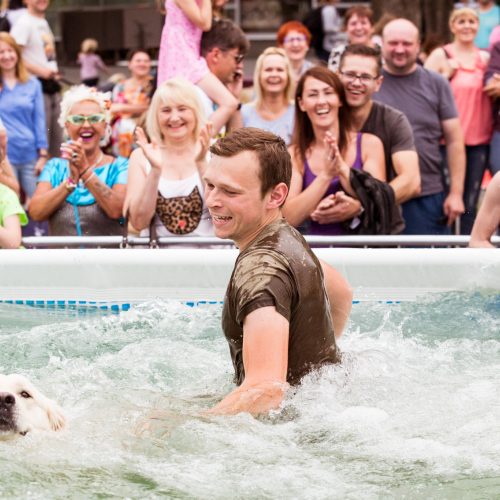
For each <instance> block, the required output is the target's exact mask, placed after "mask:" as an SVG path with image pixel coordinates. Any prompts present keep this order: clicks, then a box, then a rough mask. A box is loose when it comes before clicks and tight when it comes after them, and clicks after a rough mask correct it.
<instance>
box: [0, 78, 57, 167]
mask: <svg viewBox="0 0 500 500" xmlns="http://www.w3.org/2000/svg"><path fill="white" fill-rule="evenodd" d="M0 118H1V119H2V120H3V124H4V126H5V128H6V130H7V137H8V138H9V141H8V143H7V156H8V157H9V160H10V161H11V163H13V164H14V165H19V164H23V163H28V162H32V161H34V160H36V159H37V158H38V151H37V150H38V149H41V148H44V149H47V147H48V144H47V130H46V125H45V110H44V103H43V94H42V86H41V85H40V82H39V81H38V80H37V79H36V78H30V79H29V80H28V81H27V82H25V83H20V82H18V83H16V85H14V87H13V88H11V89H10V88H9V87H8V86H7V85H5V84H4V85H3V86H2V88H1V90H0Z"/></svg>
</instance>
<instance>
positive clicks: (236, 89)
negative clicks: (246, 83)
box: [226, 69, 243, 100]
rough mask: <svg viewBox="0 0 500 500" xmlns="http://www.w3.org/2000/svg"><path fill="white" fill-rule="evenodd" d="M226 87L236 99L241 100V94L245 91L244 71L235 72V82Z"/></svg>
mask: <svg viewBox="0 0 500 500" xmlns="http://www.w3.org/2000/svg"><path fill="white" fill-rule="evenodd" d="M226 87H227V89H228V90H229V92H231V94H233V95H234V97H236V99H238V100H240V97H241V92H242V91H243V71H242V70H240V69H237V70H236V71H235V72H234V76H233V81H232V82H230V83H228V84H227V85H226Z"/></svg>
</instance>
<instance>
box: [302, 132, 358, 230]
mask: <svg viewBox="0 0 500 500" xmlns="http://www.w3.org/2000/svg"><path fill="white" fill-rule="evenodd" d="M362 136H363V134H362V133H361V132H358V133H357V134H356V158H355V159H354V163H353V164H352V165H351V168H354V169H355V170H362V169H363V158H362V155H361V139H362ZM314 179H316V176H315V175H314V174H313V173H312V172H311V168H310V167H309V162H308V161H307V159H306V160H305V162H304V175H303V178H302V190H304V189H306V188H307V186H309V185H310V184H312V182H313V181H314ZM341 189H342V186H341V185H340V180H339V178H338V176H337V177H334V178H333V179H332V181H331V182H330V185H329V186H328V189H327V190H326V192H325V194H324V195H323V198H325V197H326V196H328V195H330V194H335V193H336V192H337V191H340V190H341ZM303 232H305V233H306V234H315V235H323V236H337V235H342V234H345V230H344V227H343V223H342V222H335V223H332V224H318V223H317V222H315V221H312V220H311V221H308V222H307V223H306V229H305V230H304V231H303Z"/></svg>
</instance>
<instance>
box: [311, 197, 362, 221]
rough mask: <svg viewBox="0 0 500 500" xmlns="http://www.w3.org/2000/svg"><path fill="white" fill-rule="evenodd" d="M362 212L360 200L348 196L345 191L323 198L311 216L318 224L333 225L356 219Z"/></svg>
mask: <svg viewBox="0 0 500 500" xmlns="http://www.w3.org/2000/svg"><path fill="white" fill-rule="evenodd" d="M360 210H361V203H360V202H359V200H357V199H355V198H352V197H351V196H348V195H347V194H345V193H344V192H343V191H338V192H337V193H336V194H331V195H329V196H327V197H326V198H323V199H322V200H321V201H320V202H319V203H318V206H317V207H316V208H315V209H314V212H313V213H312V214H311V219H312V220H313V221H315V222H317V223H318V224H333V223H335V222H343V221H345V220H349V219H352V218H353V217H356V216H357V215H358V214H359V212H360Z"/></svg>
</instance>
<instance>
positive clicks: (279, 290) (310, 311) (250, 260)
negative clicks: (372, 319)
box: [204, 128, 340, 414]
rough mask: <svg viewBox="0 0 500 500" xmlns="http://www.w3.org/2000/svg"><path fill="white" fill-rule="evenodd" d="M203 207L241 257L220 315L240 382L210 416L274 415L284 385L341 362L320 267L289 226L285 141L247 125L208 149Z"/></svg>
mask: <svg viewBox="0 0 500 500" xmlns="http://www.w3.org/2000/svg"><path fill="white" fill-rule="evenodd" d="M211 152H212V155H213V156H212V159H211V161H210V164H209V166H208V167H207V170H206V172H205V175H204V180H205V183H206V191H205V196H206V203H207V206H208V209H209V211H210V214H211V216H212V221H213V225H214V230H215V234H216V235H217V236H218V237H220V238H229V239H232V240H233V241H234V242H235V244H236V245H237V247H238V248H239V250H240V254H239V256H238V259H237V261H236V264H235V268H234V270H233V274H232V276H231V280H230V282H229V285H228V288H227V291H226V297H225V301H224V310H223V313H222V326H223V330H224V335H225V336H226V339H227V341H228V343H229V349H230V354H231V359H232V361H233V366H234V369H235V381H236V383H237V384H241V385H239V387H238V388H236V389H235V390H234V391H232V392H231V393H230V394H229V395H227V396H226V397H225V398H224V399H223V400H222V401H221V402H220V403H219V404H218V405H217V406H216V407H215V408H214V409H213V410H212V411H213V412H215V413H238V412H242V411H246V412H250V413H253V414H258V413H264V412H267V411H269V410H271V409H273V408H277V407H278V406H279V405H280V403H281V401H282V399H283V397H284V394H285V392H286V389H287V386H288V384H296V383H298V382H299V381H300V378H301V377H302V376H303V375H305V374H306V373H308V372H309V371H310V370H312V369H314V368H316V367H319V366H321V365H323V364H325V363H336V362H338V361H339V358H340V356H339V353H338V350H337V347H336V344H335V336H334V332H333V327H332V319H331V315H330V305H329V301H328V297H327V292H326V289H325V284H324V278H323V271H322V267H321V264H320V262H319V261H318V259H317V258H316V256H315V255H314V254H313V252H312V251H311V249H310V248H309V246H308V245H307V243H306V242H305V240H304V239H303V237H302V236H301V235H300V233H299V232H298V231H296V230H295V229H294V228H292V227H291V226H290V225H288V223H287V222H286V221H285V220H284V219H283V216H282V214H281V206H282V205H283V203H284V202H285V199H286V197H287V194H288V188H289V185H290V178H291V172H292V170H291V169H292V167H291V159H290V155H289V154H288V152H287V148H286V145H285V143H284V141H283V140H282V139H280V138H278V137H277V136H275V135H274V134H271V133H269V132H265V131H262V130H259V129H253V128H243V129H238V130H236V131H234V132H233V133H231V134H229V135H227V136H226V137H224V138H223V139H220V140H219V141H218V142H217V143H216V144H214V145H213V146H212V147H211Z"/></svg>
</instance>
